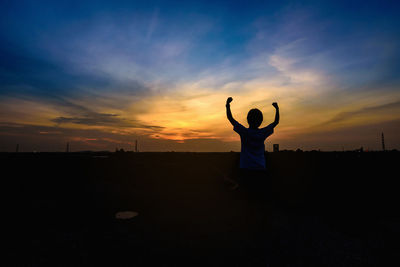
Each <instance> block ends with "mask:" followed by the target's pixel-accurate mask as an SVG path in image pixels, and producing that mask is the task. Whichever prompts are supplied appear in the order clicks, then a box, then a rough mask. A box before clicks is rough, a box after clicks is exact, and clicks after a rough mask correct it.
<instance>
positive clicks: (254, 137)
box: [226, 97, 279, 171]
mask: <svg viewBox="0 0 400 267" xmlns="http://www.w3.org/2000/svg"><path fill="white" fill-rule="evenodd" d="M232 100H233V99H232V98H231V97H229V98H228V99H227V101H226V114H227V117H228V120H229V121H230V122H231V124H232V125H233V130H234V131H235V132H237V133H238V134H239V135H240V141H241V152H240V168H241V169H246V170H261V171H262V170H265V168H266V166H265V157H264V151H265V146H264V141H265V139H266V138H267V137H268V136H270V135H271V134H272V133H273V132H274V128H275V126H276V125H278V123H279V107H278V104H277V103H273V104H272V105H273V106H274V107H275V109H276V114H275V121H274V122H273V123H271V124H269V125H268V126H266V127H264V128H258V127H259V126H260V125H261V123H262V121H263V115H262V113H261V111H260V110H258V109H252V110H250V111H249V113H248V115H247V121H248V123H249V128H246V127H244V126H243V125H241V124H240V123H239V122H237V121H236V120H235V119H233V116H232V112H231V109H230V103H231V102H232Z"/></svg>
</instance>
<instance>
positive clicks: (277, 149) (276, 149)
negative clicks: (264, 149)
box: [273, 144, 279, 152]
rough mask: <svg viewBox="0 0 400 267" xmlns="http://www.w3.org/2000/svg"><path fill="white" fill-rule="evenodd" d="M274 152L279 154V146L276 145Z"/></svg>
mask: <svg viewBox="0 0 400 267" xmlns="http://www.w3.org/2000/svg"><path fill="white" fill-rule="evenodd" d="M273 147H274V152H279V144H274V146H273Z"/></svg>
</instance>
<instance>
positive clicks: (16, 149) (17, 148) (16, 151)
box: [15, 144, 19, 153]
mask: <svg viewBox="0 0 400 267" xmlns="http://www.w3.org/2000/svg"><path fill="white" fill-rule="evenodd" d="M18 152H19V144H17V147H16V148H15V153H18Z"/></svg>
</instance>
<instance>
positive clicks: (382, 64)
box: [0, 0, 400, 151]
mask: <svg viewBox="0 0 400 267" xmlns="http://www.w3.org/2000/svg"><path fill="white" fill-rule="evenodd" d="M82 2H84V3H82ZM399 9H400V4H396V1H393V2H390V1H374V2H372V1H332V2H329V1H314V2H313V1H304V2H302V3H299V1H292V2H290V1H289V2H284V1H226V2H224V1H197V2H190V1H177V2H173V1H153V2H152V1H143V2H135V1H60V0H58V1H38V0H36V1H5V0H3V1H1V2H0V151H15V146H16V144H17V143H18V144H19V146H20V150H21V151H32V150H36V151H63V150H65V147H66V142H69V143H70V147H71V150H73V151H76V150H114V149H115V148H116V147H118V148H121V147H122V148H124V149H126V150H132V149H133V145H134V142H135V140H136V139H137V140H138V142H139V149H140V150H141V151H171V150H174V151H230V150H234V151H239V149H240V142H239V137H238V136H237V134H236V133H234V132H233V131H232V126H231V125H230V124H229V122H228V120H227V119H226V115H225V101H226V98H227V97H229V96H232V97H233V99H234V100H233V102H232V105H231V106H232V112H233V115H234V117H235V119H237V120H238V121H239V122H241V123H242V124H244V125H246V126H247V123H246V115H247V112H248V110H249V109H251V108H259V109H260V110H262V111H263V113H264V123H263V125H266V124H269V123H270V122H272V121H273V119H274V109H273V107H272V106H271V103H272V102H274V101H276V102H278V103H279V105H280V108H281V122H280V124H279V125H278V126H277V128H276V130H275V133H274V134H273V135H272V136H271V137H270V138H269V139H267V141H266V148H267V150H272V149H271V148H272V144H273V143H279V144H280V146H281V149H297V148H301V149H304V150H311V149H321V150H342V149H343V148H344V149H356V148H359V147H361V146H363V147H364V149H368V148H369V149H370V150H375V149H380V148H381V144H380V135H381V133H382V132H384V133H385V138H386V147H387V148H388V149H394V148H397V149H399V148H400V20H399V18H398V17H399V16H398V10H399Z"/></svg>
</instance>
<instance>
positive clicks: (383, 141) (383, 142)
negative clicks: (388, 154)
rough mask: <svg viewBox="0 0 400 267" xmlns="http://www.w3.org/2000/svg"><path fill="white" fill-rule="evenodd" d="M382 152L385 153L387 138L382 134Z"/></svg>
mask: <svg viewBox="0 0 400 267" xmlns="http://www.w3.org/2000/svg"><path fill="white" fill-rule="evenodd" d="M382 150H383V151H385V150H386V149H385V136H384V135H383V133H382Z"/></svg>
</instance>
